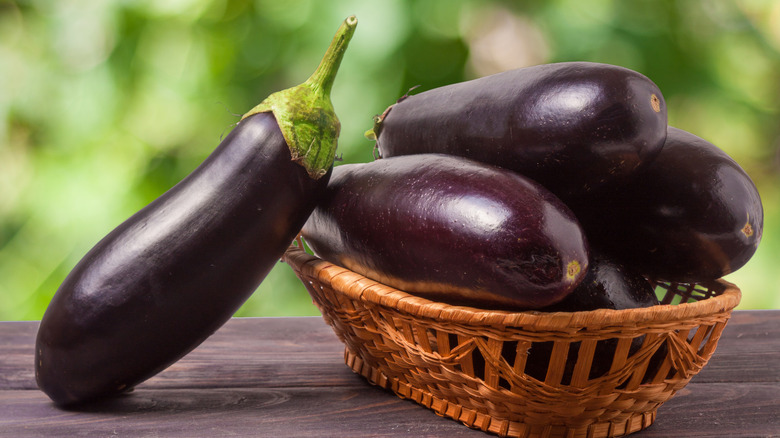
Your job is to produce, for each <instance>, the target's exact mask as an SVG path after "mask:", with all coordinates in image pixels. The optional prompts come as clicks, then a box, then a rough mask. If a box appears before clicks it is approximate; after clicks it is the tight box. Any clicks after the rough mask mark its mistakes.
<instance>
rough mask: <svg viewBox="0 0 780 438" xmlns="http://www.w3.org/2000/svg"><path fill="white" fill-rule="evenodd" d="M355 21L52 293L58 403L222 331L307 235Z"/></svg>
mask: <svg viewBox="0 0 780 438" xmlns="http://www.w3.org/2000/svg"><path fill="white" fill-rule="evenodd" d="M356 25H357V19H356V18H355V17H354V16H353V17H349V18H347V19H346V20H344V22H343V23H342V24H341V26H340V28H339V29H338V31H337V33H336V36H335V37H334V38H333V40H332V42H331V44H330V46H329V48H328V50H327V52H326V54H325V56H324V58H323V60H322V62H321V63H320V65H319V67H318V68H317V70H316V71H315V72H314V74H312V76H311V77H310V78H309V79H308V80H307V81H306V82H304V83H303V84H301V85H299V86H297V87H293V88H290V89H288V90H284V91H281V92H278V93H274V94H272V95H271V96H269V97H268V98H267V99H266V100H265V101H263V102H262V103H261V104H260V105H258V106H257V107H256V108H254V109H252V110H251V111H249V112H248V113H247V114H246V115H245V116H244V117H243V118H242V120H241V121H240V122H239V123H238V125H237V126H236V127H235V129H233V130H232V132H230V134H229V135H228V136H227V137H226V138H225V139H224V140H223V141H222V142H221V143H220V144H219V146H218V147H217V148H216V149H215V150H214V152H212V153H211V155H209V156H208V158H206V160H205V161H204V162H203V163H202V164H201V165H200V166H198V168H197V169H195V170H194V171H193V172H192V173H191V174H190V175H188V176H187V177H185V178H184V179H183V180H182V181H180V182H179V183H178V184H176V185H175V186H174V187H173V188H171V189H170V190H168V191H167V192H166V193H164V194H163V195H161V196H160V197H159V198H157V199H156V200H154V201H153V202H152V203H150V204H149V205H147V206H146V207H144V208H143V209H141V210H140V211H139V212H137V213H136V214H134V215H133V216H131V217H130V218H129V219H127V220H126V221H125V222H123V223H122V224H120V225H119V226H118V227H117V228H115V229H114V230H113V231H111V232H110V233H109V234H108V235H107V236H105V237H104V238H103V239H102V240H100V241H99V242H98V243H97V244H96V245H95V246H94V247H93V248H92V249H91V250H90V251H89V252H88V253H87V254H86V255H85V256H84V257H83V258H82V259H81V261H79V263H78V264H77V265H76V266H75V267H74V268H73V270H72V271H71V272H70V274H69V275H68V276H67V278H66V279H65V281H64V282H63V283H62V285H61V286H60V287H59V289H58V290H57V292H56V293H55V295H54V297H53V299H52V301H51V303H50V304H49V306H48V308H47V310H46V312H45V314H44V316H43V319H42V321H41V324H40V328H39V330H38V335H37V339H36V346H35V375H36V379H37V382H38V386H39V387H40V389H41V390H43V392H45V393H46V394H47V395H48V396H49V397H50V398H51V399H52V400H53V401H54V402H55V403H57V404H58V405H70V406H73V405H77V404H80V403H85V402H89V401H95V400H99V399H101V398H105V397H110V396H114V395H117V394H120V393H123V392H125V391H128V390H129V389H131V388H133V387H134V386H135V385H137V384H139V383H140V382H142V381H144V380H146V379H148V378H150V377H151V376H153V375H155V374H157V373H158V372H160V371H162V370H163V369H165V368H166V367H167V366H169V365H170V364H172V363H173V362H175V361H177V360H178V359H179V358H181V357H182V356H184V355H185V354H187V353H188V352H189V351H191V350H192V349H193V348H195V347H196V346H197V345H199V344H200V343H201V342H202V341H204V340H205V339H206V338H208V337H209V336H210V335H211V334H212V333H214V332H215V331H216V330H217V329H218V328H219V327H220V326H222V324H224V322H225V321H227V320H228V319H229V318H230V317H231V316H232V315H233V313H234V312H235V311H236V310H237V309H238V308H239V307H240V306H241V304H243V303H244V301H245V300H246V299H247V298H248V297H249V296H250V295H251V294H252V293H253V292H254V291H255V290H256V288H257V287H258V285H259V284H260V283H261V282H262V281H263V279H264V278H265V276H266V275H267V274H268V272H269V271H270V270H271V268H272V267H273V266H274V265H275V264H276V263H277V262H278V260H279V259H280V257H281V255H282V254H283V253H284V251H285V250H286V249H287V248H288V246H289V245H290V243H291V242H292V241H293V240H294V238H295V236H296V235H297V234H298V233H299V231H300V229H301V227H302V226H303V224H304V222H305V221H306V220H307V218H308V217H309V215H310V214H311V212H312V210H313V209H314V207H315V204H316V203H317V200H318V199H319V198H320V197H321V196H322V194H323V193H324V190H325V188H326V186H327V183H328V181H329V178H330V172H331V169H332V166H333V157H334V155H335V149H336V143H337V138H338V134H339V129H340V128H339V127H340V125H339V122H338V118H337V117H336V115H335V112H334V110H333V105H332V103H331V101H330V96H329V95H330V91H331V87H332V84H333V80H334V78H335V76H336V72H337V70H338V67H339V65H340V63H341V60H342V58H343V56H344V51H345V50H346V48H347V45H348V43H349V41H350V39H351V38H352V35H353V34H354V32H355V27H356Z"/></svg>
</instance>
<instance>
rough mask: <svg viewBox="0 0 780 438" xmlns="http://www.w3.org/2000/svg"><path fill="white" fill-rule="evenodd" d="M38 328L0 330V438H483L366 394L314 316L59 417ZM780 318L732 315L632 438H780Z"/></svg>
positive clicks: (229, 330)
mask: <svg viewBox="0 0 780 438" xmlns="http://www.w3.org/2000/svg"><path fill="white" fill-rule="evenodd" d="M37 327H38V323H37V322H2V323H0V437H43V436H46V437H57V436H63V437H64V436H68V437H70V436H89V437H110V436H130V437H136V436H138V437H178V436H182V437H183V436H186V437H219V436H256V437H266V436H267V437H287V436H296V437H330V436H333V437H394V436H398V437H406V436H416V437H439V436H443V437H450V436H452V437H460V436H474V437H478V436H483V437H485V436H489V435H487V434H485V433H483V432H480V431H475V430H471V429H468V428H466V427H465V426H462V425H461V424H459V423H457V422H455V421H452V420H449V419H444V418H440V417H438V416H436V415H435V414H434V413H432V412H431V411H429V410H427V409H425V408H422V407H420V406H418V405H417V404H415V403H413V402H410V401H406V400H401V399H399V398H397V397H396V396H394V395H393V394H391V393H389V392H387V391H384V390H380V389H378V388H375V387H372V386H370V385H368V384H367V383H366V382H365V381H364V380H363V379H362V378H361V377H359V376H357V375H356V374H354V373H352V371H350V370H349V368H347V366H346V365H345V364H344V359H343V348H344V347H343V344H342V343H341V342H340V341H339V339H338V338H337V337H336V335H335V334H334V333H333V332H332V331H331V329H330V328H329V327H328V326H327V325H326V324H325V323H324V322H323V320H322V318H319V317H304V318H239V319H233V320H231V321H229V322H228V323H227V324H226V325H225V326H224V327H223V328H222V329H220V330H219V331H218V332H217V333H215V334H214V335H213V336H212V337H211V338H209V339H208V340H207V341H206V342H204V343H203V344H202V345H201V346H200V347H198V348H197V349H195V350H194V351H193V352H191V353H190V354H189V355H187V356H186V357H185V358H183V359H182V360H180V361H179V362H177V363H176V364H174V365H172V366H171V367H170V368H168V369H167V370H165V371H163V372H162V373H160V374H159V375H157V376H155V377H154V378H152V379H150V380H148V381H146V382H144V383H143V384H141V385H139V386H138V388H136V390H135V391H133V392H132V393H129V394H127V395H125V396H123V397H119V398H116V399H113V400H110V401H104V402H102V403H98V404H94V405H91V406H85V407H82V408H80V409H79V410H74V411H69V410H62V409H59V408H57V407H56V406H54V405H53V404H52V403H51V402H50V401H49V399H48V398H47V397H46V396H45V395H44V394H43V393H42V392H40V391H39V390H38V389H37V387H36V385H35V381H34V375H33V363H32V361H33V353H34V351H33V349H34V341H35V333H36V331H37ZM778 335H780V311H737V312H735V313H734V316H733V317H732V320H731V321H730V322H729V324H728V326H727V327H726V329H725V330H724V332H723V337H722V338H721V340H720V343H719V346H718V350H717V351H716V353H715V355H714V356H713V357H712V359H711V360H710V363H709V364H708V365H707V366H706V367H705V368H704V370H703V371H702V372H701V373H700V374H699V375H697V376H696V377H694V379H693V380H692V382H691V383H690V384H689V385H688V386H687V387H685V388H684V389H683V390H682V391H680V392H679V393H678V394H677V395H676V396H675V397H674V398H672V399H671V400H670V401H669V402H667V403H666V404H665V405H663V406H662V407H661V408H660V409H659V412H658V417H657V420H656V423H655V424H654V425H652V426H651V427H650V428H649V429H647V430H645V431H642V432H639V433H637V434H635V435H633V436H637V437H671V436H674V437H688V436H690V437H715V436H729V437H769V436H780V420H778V419H779V418H780V396H779V395H778V394H780V367H779V366H778V365H777V364H778V362H780V336H778Z"/></svg>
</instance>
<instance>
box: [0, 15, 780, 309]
mask: <svg viewBox="0 0 780 438" xmlns="http://www.w3.org/2000/svg"><path fill="white" fill-rule="evenodd" d="M350 14H356V15H357V16H358V19H359V21H360V24H359V26H358V30H357V33H356V35H355V38H354V39H353V41H352V44H351V45H350V49H349V51H348V52H347V54H346V56H345V59H344V62H343V64H342V68H341V71H340V74H339V77H338V78H337V79H336V84H335V87H334V90H333V101H334V105H335V107H336V110H337V112H338V114H339V117H340V118H341V121H342V136H341V139H340V147H339V153H340V154H341V156H342V158H343V161H344V162H363V161H369V160H371V159H372V146H373V145H372V143H371V142H369V141H368V140H366V139H365V138H364V137H363V132H364V131H365V130H366V129H368V128H369V127H370V126H371V118H372V116H373V115H375V114H378V113H381V112H382V111H383V110H384V108H385V107H386V106H387V105H389V104H391V103H392V102H394V101H395V100H396V99H397V98H398V97H400V96H401V95H403V94H404V93H405V92H406V91H407V90H409V89H410V88H411V87H413V86H415V85H419V86H420V88H419V89H418V91H421V90H425V89H430V88H433V87H436V86H440V85H444V84H447V83H452V82H457V81H462V80H466V79H470V78H473V77H477V76H482V75H487V74H491V73H495V72H498V71H502V70H506V69H510V68H516V67H523V66H528V65H533V64H539V63H544V62H556V61H570V60H586V61H597V62H607V63H612V64H618V65H622V66H625V67H629V68H632V69H635V70H637V71H639V72H641V73H644V74H645V75H647V76H648V77H650V78H651V79H653V80H654V81H655V82H656V83H657V84H658V85H659V86H660V88H661V90H663V92H664V95H665V98H666V100H667V102H668V104H669V116H670V123H671V124H673V125H675V126H678V127H680V128H683V129H686V130H688V131H691V132H693V133H695V134H697V135H699V136H701V137H704V138H706V139H709V140H711V141H713V142H714V143H716V144H717V145H719V146H720V147H722V148H723V149H724V150H726V151H727V152H728V153H729V154H731V155H732V156H733V157H734V158H735V159H736V160H737V161H738V162H739V163H740V164H741V165H742V166H743V167H744V168H745V169H746V170H747V171H748V173H749V174H750V175H751V176H752V177H753V178H754V180H755V181H756V183H757V184H758V186H759V190H760V192H761V195H762V198H763V200H764V207H765V210H766V218H765V230H766V231H765V233H764V239H763V242H762V244H761V247H760V248H759V252H758V254H757V255H756V256H755V257H754V259H753V260H751V261H750V263H749V264H748V265H747V266H746V267H744V268H743V269H742V270H740V271H738V272H736V273H734V274H732V275H730V276H729V277H728V279H729V280H731V281H734V282H735V283H737V284H738V285H739V286H741V287H742V289H743V293H744V298H743V302H742V304H741V306H740V308H778V307H780V293H778V292H780V273H779V272H780V271H778V270H777V269H775V267H774V266H773V263H774V261H775V257H774V255H775V254H778V245H780V242H778V237H777V235H778V232H777V231H778V229H779V228H780V223H778V214H779V212H778V205H780V203H779V202H778V187H780V185H779V184H778V175H779V172H778V166H780V163H779V161H778V152H777V151H778V147H779V146H780V141H779V140H778V139H780V123H778V121H779V120H780V104H779V103H778V102H780V2H776V1H770V0H766V1H761V0H731V1H726V0H722V1H714V2H713V1H705V0H700V1H685V2H675V1H671V0H663V1H654V0H642V1H631V2H624V1H620V0H598V1H593V2H590V1H589V2H581V1H577V0H551V1H546V0H545V1H542V0H536V1H524V2H509V1H497V0H494V1H477V0H425V1H411V0H405V1H391V0H387V1H358V0H334V1H315V0H285V1H283V2H282V1H278V0H255V1H249V0H173V1H164V2H163V1H151V0H146V1H144V0H140V1H123V0H113V1H108V2H100V1H95V0H92V1H89V0H61V1H48V0H40V1H16V2H14V1H7V0H0V320H14V319H39V318H40V317H41V316H42V315H43V311H44V310H45V308H46V305H47V304H48V302H49V300H50V299H51V296H52V294H53V293H54V291H55V290H56V288H57V286H58V285H59V283H60V282H61V281H62V280H63V278H64V277H65V275H67V273H68V272H69V271H70V269H71V268H72V267H73V266H74V265H75V263H76V262H77V261H78V260H79V259H80V258H81V257H82V256H83V255H84V253H85V252H86V251H87V250H88V249H89V248H90V247H92V246H93V245H94V244H95V243H96V242H97V241H98V240H99V239H100V238H101V237H102V236H104V235H105V234H106V233H108V232H109V231H110V230H111V229H112V228H114V227H115V226H116V225H118V224H119V223H120V222H121V221H122V220H124V219H125V218H127V217H128V216H130V215H131V214H132V213H134V212H135V211H137V210H138V209H140V208H141V207H143V206H144V205H146V204H147V203H149V202H150V201H152V200H153V199H155V198H156V197H157V196H159V195H160V194H161V193H162V192H164V191H165V190H166V189H168V188H170V187H171V186H172V185H173V184H175V183H176V182H178V181H179V180H180V179H181V178H183V177H184V176H185V175H186V174H188V173H189V172H190V171H191V170H192V169H194V168H195V167H196V166H197V165H198V164H199V163H200V162H201V161H202V160H203V159H204V158H205V157H206V156H207V155H208V154H209V153H210V152H211V150H213V148H214V147H215V146H216V145H217V144H218V142H219V140H220V138H221V137H222V136H224V135H225V134H226V133H227V132H228V131H229V130H230V129H231V126H232V124H234V123H235V122H236V121H237V120H238V118H239V114H242V113H243V112H245V111H247V110H248V109H250V108H251V107H253V106H254V105H255V104H256V103H257V102H258V101H259V100H261V99H262V98H264V97H265V96H267V95H268V94H270V93H271V92H273V91H277V90H280V89H283V88H287V87H289V86H292V85H295V84H297V83H299V82H301V81H303V80H304V79H306V77H308V75H309V74H310V73H311V71H313V69H314V68H315V67H316V65H317V63H318V62H319V59H320V57H321V55H322V53H323V52H324V50H325V48H326V46H327V44H328V43H329V41H330V38H331V37H332V35H333V32H334V31H335V29H336V27H338V24H339V23H340V22H341V20H343V19H344V18H345V17H346V16H348V15H350ZM314 314H317V311H316V309H315V308H314V307H313V306H312V304H311V301H310V299H309V298H308V296H307V294H306V292H305V290H304V288H303V287H302V286H301V285H300V283H299V282H298V281H297V279H296V278H295V277H294V275H293V274H292V271H291V270H290V268H289V267H288V266H285V265H283V264H280V265H279V266H277V267H276V268H275V269H274V270H273V272H272V274H271V275H270V276H269V277H268V278H267V279H266V281H265V282H264V283H263V284H262V285H261V287H260V289H259V291H258V293H256V294H255V295H254V296H253V297H252V298H251V299H250V300H249V301H248V302H247V303H246V304H245V305H244V307H242V309H241V310H240V311H239V313H238V315H240V316H271V315H314Z"/></svg>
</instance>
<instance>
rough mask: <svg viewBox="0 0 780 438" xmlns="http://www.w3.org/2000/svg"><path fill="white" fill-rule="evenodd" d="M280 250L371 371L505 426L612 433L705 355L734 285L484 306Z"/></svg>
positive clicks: (651, 412) (446, 411) (466, 414)
mask: <svg viewBox="0 0 780 438" xmlns="http://www.w3.org/2000/svg"><path fill="white" fill-rule="evenodd" d="M284 261H285V262H287V263H288V264H289V265H290V266H292V268H293V270H294V271H295V273H296V275H298V277H299V278H300V279H301V280H302V282H303V283H304V285H305V286H306V288H307V289H308V291H309V293H310V294H311V296H312V298H313V300H314V302H315V304H316V305H317V306H318V307H319V309H320V311H321V312H322V315H323V317H324V319H325V321H326V322H327V323H328V324H330V325H331V326H332V327H333V330H334V331H335V332H336V334H337V335H338V336H339V338H340V339H341V340H342V341H343V342H344V343H345V345H346V352H345V359H346V362H347V365H348V366H350V367H351V368H352V369H353V370H354V371H355V372H356V373H358V374H360V375H362V376H364V377H365V378H366V379H367V380H368V381H369V382H370V383H372V384H374V385H377V386H380V387H382V388H386V389H389V390H391V391H393V392H394V393H395V394H397V395H398V396H399V397H402V398H405V399H411V400H414V401H415V402H417V403H419V404H421V405H423V406H426V407H428V408H430V409H432V410H433V411H435V412H436V413H437V414H439V415H441V416H444V417H449V418H452V419H455V420H458V421H461V422H463V423H464V424H465V425H467V426H469V427H472V428H477V429H481V430H483V431H486V432H491V433H494V434H497V435H500V436H511V437H559V436H560V437H616V436H623V435H627V434H630V433H633V432H636V431H639V430H642V429H644V428H647V427H648V426H650V425H651V424H652V423H653V421H654V420H655V416H656V410H657V409H658V407H659V406H660V405H661V404H662V403H664V402H665V401H666V400H668V399H669V398H670V397H672V396H673V395H674V394H675V392H676V391H678V390H680V389H681V388H682V387H684V386H685V385H686V384H687V383H688V381H690V379H691V378H692V377H693V376H694V375H695V374H696V373H698V372H699V370H701V369H702V367H703V366H704V365H705V364H706V363H707V361H708V360H709V358H710V356H712V353H713V352H714V351H715V347H716V345H717V343H718V339H719V338H720V335H721V332H722V331H723V328H724V327H725V325H726V322H727V321H728V319H729V317H730V315H731V311H732V309H733V308H734V307H735V306H736V305H737V304H738V303H739V300H740V297H741V293H740V291H739V289H738V288H737V287H735V286H734V285H732V284H730V283H727V282H724V281H718V282H716V283H713V284H711V285H707V286H702V285H684V284H659V285H658V286H657V287H662V288H664V289H665V291H666V292H665V298H664V300H663V301H662V302H663V303H664V304H677V303H681V302H682V303H684V304H679V305H660V306H654V307H652V308H642V309H630V310H621V311H615V310H607V309H602V310H594V311H587V312H575V313H564V312H559V313H539V312H505V311H484V310H479V309H474V308H469V307H456V306H450V305H447V304H443V303H437V302H432V301H429V300H426V299H422V298H419V297H415V296H412V295H409V294H407V293H405V292H402V291H399V290H397V289H393V288H391V287H388V286H385V285H383V284H380V283H377V282H376V281H373V280H371V279H368V278H366V277H364V276H362V275H359V274H356V273H354V272H352V271H349V270H347V269H344V268H341V267H339V266H336V265H334V264H332V263H328V262H326V261H323V260H320V259H318V258H316V257H314V256H312V255H310V254H308V253H306V252H304V251H303V250H301V249H299V248H298V247H297V246H291V247H290V249H289V250H288V251H287V253H286V254H285V256H284Z"/></svg>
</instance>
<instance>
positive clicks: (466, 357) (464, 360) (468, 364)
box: [458, 335, 476, 377]
mask: <svg viewBox="0 0 780 438" xmlns="http://www.w3.org/2000/svg"><path fill="white" fill-rule="evenodd" d="M470 342H473V341H472V340H471V338H469V337H468V336H464V335H458V346H462V345H464V344H466V343H470ZM473 351H474V349H473V348H469V349H467V350H466V351H465V353H464V354H461V355H460V357H459V359H460V361H459V362H460V367H461V370H462V371H463V372H464V373H466V375H467V376H469V377H476V376H475V375H474V356H473Z"/></svg>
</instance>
